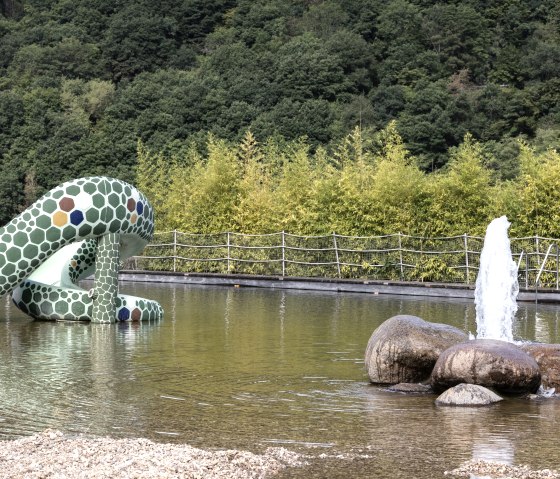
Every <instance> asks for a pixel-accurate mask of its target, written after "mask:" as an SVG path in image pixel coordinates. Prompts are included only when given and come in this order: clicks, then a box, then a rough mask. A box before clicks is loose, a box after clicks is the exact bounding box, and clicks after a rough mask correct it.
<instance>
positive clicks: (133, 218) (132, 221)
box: [130, 213, 138, 224]
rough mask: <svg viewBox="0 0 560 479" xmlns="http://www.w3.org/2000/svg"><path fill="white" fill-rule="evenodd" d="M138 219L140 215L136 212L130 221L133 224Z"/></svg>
mask: <svg viewBox="0 0 560 479" xmlns="http://www.w3.org/2000/svg"><path fill="white" fill-rule="evenodd" d="M137 219H138V216H136V213H134V214H133V215H132V216H131V217H130V222H131V223H132V224H134V223H136V220H137Z"/></svg>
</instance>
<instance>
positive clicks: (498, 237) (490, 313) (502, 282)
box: [474, 216, 519, 342]
mask: <svg viewBox="0 0 560 479" xmlns="http://www.w3.org/2000/svg"><path fill="white" fill-rule="evenodd" d="M509 226H510V222H509V221H508V219H507V218H506V217H505V216H501V217H500V218H496V219H494V220H493V221H492V222H491V223H490V224H489V225H488V227H487V229H486V236H485V237H484V247H483V248H482V253H481V255H480V269H479V272H478V277H477V279H476V288H475V293H474V295H475V306H476V325H477V339H499V340H502V341H508V342H513V331H512V325H513V318H514V316H515V313H516V312H517V295H518V293H519V283H518V281H517V265H516V264H515V262H514V261H513V258H512V255H511V246H510V241H509V238H508V234H507V231H508V228H509Z"/></svg>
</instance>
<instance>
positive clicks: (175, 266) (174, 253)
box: [173, 230, 177, 273]
mask: <svg viewBox="0 0 560 479" xmlns="http://www.w3.org/2000/svg"><path fill="white" fill-rule="evenodd" d="M173 272H174V273H175V272H177V230H173Z"/></svg>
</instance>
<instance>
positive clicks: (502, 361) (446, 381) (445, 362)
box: [431, 339, 541, 394]
mask: <svg viewBox="0 0 560 479" xmlns="http://www.w3.org/2000/svg"><path fill="white" fill-rule="evenodd" d="M431 383H432V388H433V389H434V391H435V392H442V391H445V390H446V389H448V388H450V387H453V386H456V385H457V384H461V383H468V384H478V385H480V386H485V387H488V388H492V389H495V390H497V391H499V392H503V393H511V394H522V393H528V392H529V393H534V392H535V391H536V390H537V389H538V388H539V385H540V383H541V373H540V370H539V365H538V364H537V362H536V361H535V360H534V359H533V358H532V357H531V356H530V355H529V354H527V353H526V352H525V351H523V350H522V349H521V348H519V347H518V346H516V345H515V344H512V343H508V342H506V341H498V340H495V339H475V340H473V341H467V342H464V343H461V344H456V345H455V346H451V347H450V348H449V349H447V350H445V351H444V352H443V353H442V354H441V355H440V357H439V358H438V360H437V362H436V365H435V366H434V369H433V371H432V378H431Z"/></svg>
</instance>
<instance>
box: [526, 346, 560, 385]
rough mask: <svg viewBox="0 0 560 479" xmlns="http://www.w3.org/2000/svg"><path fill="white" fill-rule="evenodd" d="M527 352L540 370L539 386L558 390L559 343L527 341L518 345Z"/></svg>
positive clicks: (559, 371) (559, 374)
mask: <svg viewBox="0 0 560 479" xmlns="http://www.w3.org/2000/svg"><path fill="white" fill-rule="evenodd" d="M519 347H520V348H521V349H523V351H525V352H526V353H529V354H530V355H531V356H532V357H533V359H534V360H535V361H536V362H537V364H538V365H539V369H540V370H541V386H542V387H543V388H545V389H550V388H554V389H556V392H560V344H543V343H527V344H521V345H519Z"/></svg>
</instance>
